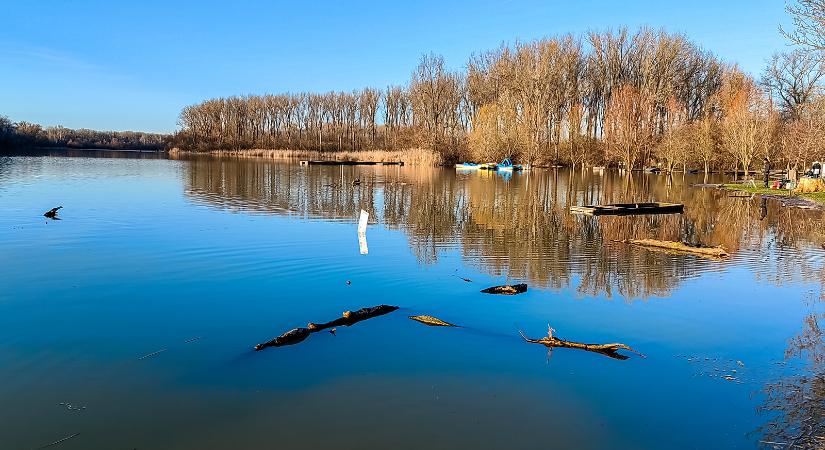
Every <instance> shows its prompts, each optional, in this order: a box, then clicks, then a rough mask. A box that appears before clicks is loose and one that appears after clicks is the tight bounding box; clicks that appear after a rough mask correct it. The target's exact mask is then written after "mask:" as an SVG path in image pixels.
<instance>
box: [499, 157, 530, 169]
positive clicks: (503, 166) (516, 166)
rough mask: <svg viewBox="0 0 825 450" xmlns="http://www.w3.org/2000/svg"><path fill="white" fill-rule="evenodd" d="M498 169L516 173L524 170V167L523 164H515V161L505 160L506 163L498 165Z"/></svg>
mask: <svg viewBox="0 0 825 450" xmlns="http://www.w3.org/2000/svg"><path fill="white" fill-rule="evenodd" d="M496 168H497V169H498V170H504V171H507V172H515V171H519V170H523V169H524V166H522V165H521V164H513V161H511V160H510V158H506V159H504V161H502V162H501V164H496Z"/></svg>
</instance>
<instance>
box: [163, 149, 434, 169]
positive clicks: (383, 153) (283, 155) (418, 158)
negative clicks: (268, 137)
mask: <svg viewBox="0 0 825 450" xmlns="http://www.w3.org/2000/svg"><path fill="white" fill-rule="evenodd" d="M181 153H183V154H186V153H192V154H197V153H205V154H210V155H216V156H232V157H239V158H271V159H322V160H335V161H379V162H390V161H404V164H407V165H412V166H437V165H440V164H442V163H443V160H442V158H441V155H439V154H438V153H436V152H434V151H432V150H426V149H421V148H412V149H406V150H360V151H340V152H319V151H317V150H286V149H282V150H276V149H249V150H211V151H209V152H185V151H180V150H176V149H172V150H171V151H170V154H173V155H174V154H181Z"/></svg>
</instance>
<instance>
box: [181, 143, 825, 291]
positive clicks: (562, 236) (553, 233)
mask: <svg viewBox="0 0 825 450" xmlns="http://www.w3.org/2000/svg"><path fill="white" fill-rule="evenodd" d="M185 167H186V173H185V175H184V179H185V184H186V194H187V196H188V197H189V198H191V199H192V200H193V201H196V202H200V203H204V204H208V205H211V206H215V207H220V208H226V209H229V210H233V211H245V212H259V213H268V214H281V215H288V216H295V217H301V218H311V219H324V220H352V221H355V220H356V217H357V216H358V212H359V210H361V209H364V210H366V211H367V212H369V213H370V217H371V218H375V220H378V221H379V222H381V223H382V224H383V225H384V226H386V227H389V228H394V229H399V230H402V231H403V232H404V233H405V234H406V235H407V236H408V240H409V245H410V248H411V251H412V253H413V254H414V255H416V257H417V258H418V260H419V261H420V262H421V263H422V264H431V263H434V262H436V261H437V260H438V258H439V254H440V253H441V252H442V251H444V250H445V249H459V250H460V252H461V255H462V258H463V260H464V261H465V263H467V264H468V265H471V266H473V267H477V268H478V269H479V270H482V271H485V272H487V273H489V274H491V275H494V276H505V277H507V278H510V279H518V280H524V281H527V282H529V283H531V284H532V285H535V286H541V287H546V288H553V289H561V288H566V287H569V286H575V288H576V289H578V291H579V292H580V293H581V294H582V295H602V294H603V295H606V296H608V297H610V296H613V295H616V294H618V295H620V296H621V297H623V298H625V299H627V300H631V299H634V298H647V297H650V296H667V295H668V294H669V293H670V292H671V291H672V290H673V289H674V288H675V287H676V286H677V285H678V284H679V283H680V282H682V281H683V280H685V279H689V278H691V277H694V276H697V275H698V274H700V273H702V272H704V271H713V270H725V267H726V263H724V262H723V263H720V262H715V261H707V260H703V259H700V258H696V257H693V256H685V255H671V254H665V253H658V252H655V251H650V250H647V249H641V248H636V247H631V246H628V245H625V244H622V243H621V242H620V241H622V240H625V239H630V238H635V239H642V238H652V239H662V240H673V241H685V242H691V243H701V244H704V245H723V246H724V247H725V248H726V249H727V250H728V251H729V252H731V253H733V254H734V258H735V260H736V262H737V264H744V265H746V266H748V267H750V268H752V269H753V272H754V273H755V274H756V276H757V277H760V278H767V281H770V282H773V283H776V284H781V283H783V282H785V281H788V280H791V279H795V278H799V277H806V278H810V277H819V278H820V279H822V278H823V273H822V268H821V262H818V260H817V259H816V258H814V257H812V256H811V252H812V251H813V250H812V249H811V245H810V244H811V242H817V243H818V242H823V241H825V230H823V227H822V225H821V224H822V219H823V215H822V213H821V212H819V211H805V210H800V209H794V208H781V207H779V205H777V204H776V203H775V202H768V203H767V205H765V208H763V207H762V205H761V203H760V201H759V200H758V199H747V198H746V199H743V198H734V197H729V195H728V194H727V193H726V192H724V191H718V190H712V189H698V188H691V187H690V183H691V182H692V181H694V178H695V181H696V182H699V181H701V178H700V177H691V176H689V175H688V176H678V177H666V176H657V175H652V174H642V173H635V174H630V175H627V174H625V175H622V174H620V173H618V172H615V171H608V172H605V173H603V174H602V173H596V172H592V171H589V170H585V171H570V170H566V169H564V170H541V171H540V170H535V171H532V172H529V173H523V174H516V175H514V176H511V177H509V178H504V177H502V176H501V175H499V174H496V173H487V172H479V173H470V174H456V173H455V171H454V170H452V169H431V168H415V167H404V168H399V167H390V166H388V167H383V166H376V167H370V166H366V167H365V166H355V167H344V168H341V167H337V166H298V165H296V164H285V163H277V162H274V161H271V160H266V161H263V160H261V161H257V160H252V159H238V160H235V159H216V158H196V159H192V160H191V161H188V162H187V164H186V165H185ZM356 178H358V179H359V180H360V181H361V184H360V185H358V186H353V185H352V180H354V179H356ZM622 201H673V202H680V203H684V204H685V213H684V214H682V215H650V216H627V217H609V216H602V217H582V216H575V215H571V214H570V213H569V208H570V206H572V205H580V204H598V203H616V202H622ZM817 251H820V250H817ZM763 269H764V270H763Z"/></svg>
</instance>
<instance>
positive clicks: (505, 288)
mask: <svg viewBox="0 0 825 450" xmlns="http://www.w3.org/2000/svg"><path fill="white" fill-rule="evenodd" d="M481 292H483V293H485V294H499V295H516V294H521V293H524V292H527V284H526V283H521V284H513V285H510V284H505V285H502V286H493V287H488V288H487V289H482V290H481Z"/></svg>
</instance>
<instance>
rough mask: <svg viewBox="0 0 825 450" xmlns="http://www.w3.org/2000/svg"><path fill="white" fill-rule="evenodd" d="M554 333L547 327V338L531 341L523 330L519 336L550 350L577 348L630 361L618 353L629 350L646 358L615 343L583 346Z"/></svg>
mask: <svg viewBox="0 0 825 450" xmlns="http://www.w3.org/2000/svg"><path fill="white" fill-rule="evenodd" d="M554 331H555V330H554V329H553V328H550V327H549V326H548V327H547V336H545V337H543V338H541V339H531V338H529V337H527V336H525V335H524V333H523V332H522V331H521V330H519V334H521V337H522V338H524V340H525V341H527V342H530V343H532V344H541V345H544V346H545V347H548V348H555V347H563V348H575V349H579V350H585V351H588V352H594V353H599V354H602V355H604V356H607V357H610V358H613V359H621V360H625V359H628V358H629V357H628V356H626V355H622V354H621V353H618V351H619V350H627V351H629V352H633V353H635V354H637V355H639V356H641V357H642V358H644V357H645V355H643V354H641V353H639V352H637V351H636V350H633V349H632V348H630V347H628V346H627V345H625V344H620V343H613V344H583V343H581V342H573V341H565V340H564V339H559V338H557V337H555V336H553V332H554Z"/></svg>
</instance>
